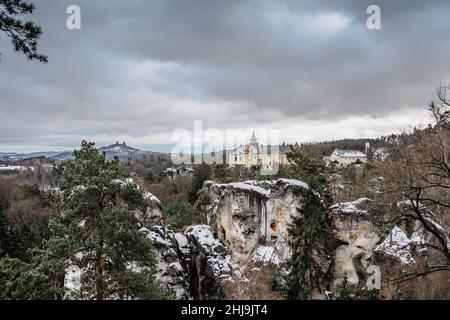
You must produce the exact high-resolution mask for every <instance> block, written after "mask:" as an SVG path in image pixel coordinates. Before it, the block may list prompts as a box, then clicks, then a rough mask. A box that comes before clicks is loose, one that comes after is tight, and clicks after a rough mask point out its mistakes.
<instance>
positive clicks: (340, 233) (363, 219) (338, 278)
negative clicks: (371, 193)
mask: <svg viewBox="0 0 450 320" xmlns="http://www.w3.org/2000/svg"><path fill="white" fill-rule="evenodd" d="M367 203H370V199H367V198H361V199H358V200H355V201H351V202H345V203H339V204H336V205H333V206H332V207H331V209H332V210H333V233H334V237H335V238H336V240H338V241H339V242H341V243H343V244H342V245H340V246H339V247H338V248H337V249H336V254H335V261H334V285H335V286H337V285H339V284H340V283H342V281H343V280H344V279H345V278H347V281H348V282H349V283H350V284H354V285H357V284H359V282H360V281H361V280H362V279H360V277H359V275H358V274H359V273H361V272H362V273H365V269H366V268H367V267H368V266H369V265H371V264H372V263H371V261H372V256H373V249H374V247H375V245H376V244H377V243H378V241H379V240H380V238H379V236H378V233H379V231H378V229H377V228H376V227H375V225H374V223H373V222H372V220H371V218H370V216H369V215H368V210H367V208H366V207H365V205H366V204H367Z"/></svg>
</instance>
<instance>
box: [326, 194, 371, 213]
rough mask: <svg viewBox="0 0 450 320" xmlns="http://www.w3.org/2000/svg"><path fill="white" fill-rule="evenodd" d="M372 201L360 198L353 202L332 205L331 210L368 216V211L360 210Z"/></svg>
mask: <svg viewBox="0 0 450 320" xmlns="http://www.w3.org/2000/svg"><path fill="white" fill-rule="evenodd" d="M368 201H372V200H370V199H369V198H360V199H358V200H355V201H351V202H341V203H337V204H335V205H332V206H331V207H330V209H332V210H334V211H339V212H341V213H359V214H367V210H361V209H359V205H361V204H362V203H364V202H368Z"/></svg>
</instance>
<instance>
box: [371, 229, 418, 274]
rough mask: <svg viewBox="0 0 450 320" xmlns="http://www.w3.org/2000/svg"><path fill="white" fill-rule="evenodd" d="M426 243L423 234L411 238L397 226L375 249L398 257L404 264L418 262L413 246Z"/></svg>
mask: <svg viewBox="0 0 450 320" xmlns="http://www.w3.org/2000/svg"><path fill="white" fill-rule="evenodd" d="M425 243H426V241H425V239H424V238H423V237H422V236H414V237H412V238H409V237H408V235H407V234H406V233H405V232H404V231H403V230H402V229H400V228H399V227H397V226H395V227H394V228H393V229H392V230H391V231H390V233H389V235H388V236H387V237H386V238H385V239H384V241H383V242H382V243H381V244H380V245H378V246H377V247H376V248H375V251H376V252H380V253H382V254H385V255H388V256H392V257H394V258H397V259H398V260H399V261H400V262H401V263H402V264H405V265H411V264H415V263H416V261H415V260H414V258H413V255H412V247H413V246H418V247H420V246H421V245H423V244H425Z"/></svg>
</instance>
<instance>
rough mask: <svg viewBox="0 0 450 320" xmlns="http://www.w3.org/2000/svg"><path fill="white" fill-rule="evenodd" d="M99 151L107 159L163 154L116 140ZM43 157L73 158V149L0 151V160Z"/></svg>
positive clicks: (12, 160) (60, 159)
mask: <svg viewBox="0 0 450 320" xmlns="http://www.w3.org/2000/svg"><path fill="white" fill-rule="evenodd" d="M98 151H99V152H104V153H105V155H106V158H107V159H108V160H111V159H113V158H114V157H118V158H119V159H120V160H134V159H139V158H145V156H149V155H165V154H163V153H159V152H153V151H145V150H141V149H137V148H133V147H130V146H128V145H127V144H126V143H125V142H124V143H119V142H116V143H114V144H111V145H109V146H104V147H100V148H98ZM41 157H45V158H47V159H49V160H50V161H63V160H73V159H74V155H73V151H68V150H67V151H44V152H32V153H15V152H9V153H2V152H0V161H3V162H17V161H23V160H29V159H34V158H41Z"/></svg>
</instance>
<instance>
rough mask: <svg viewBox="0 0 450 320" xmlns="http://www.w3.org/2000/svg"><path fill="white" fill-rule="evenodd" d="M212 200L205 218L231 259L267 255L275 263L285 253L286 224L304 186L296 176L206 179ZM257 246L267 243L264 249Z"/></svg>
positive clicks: (286, 245)
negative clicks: (232, 180)
mask: <svg viewBox="0 0 450 320" xmlns="http://www.w3.org/2000/svg"><path fill="white" fill-rule="evenodd" d="M206 187H208V189H209V191H210V193H211V195H212V199H213V204H212V206H211V208H210V211H209V213H208V222H209V224H210V225H211V227H212V229H213V230H214V231H215V233H216V234H217V236H218V238H219V240H220V241H221V242H222V243H223V244H224V245H225V246H226V247H227V248H228V249H230V251H231V255H232V258H233V260H234V261H236V262H237V263H238V264H244V263H246V262H247V261H248V260H249V259H250V258H252V255H254V258H255V259H261V258H263V259H269V258H270V259H269V260H272V261H274V262H276V264H278V263H279V262H280V261H282V260H284V259H286V258H287V257H288V256H289V249H288V244H287V239H288V233H287V232H288V231H287V230H288V225H289V224H290V222H291V219H292V217H293V216H294V215H296V214H297V208H299V207H301V205H302V198H301V195H300V190H301V189H304V188H308V186H307V185H306V184H305V183H303V182H301V181H298V180H287V179H280V180H276V181H262V182H257V181H246V182H243V183H230V184H213V183H206ZM260 247H270V248H272V249H273V250H271V251H270V252H271V254H270V256H269V257H267V256H263V257H261V254H263V253H264V254H265V255H266V254H267V252H268V251H267V250H263V249H261V248H260Z"/></svg>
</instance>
